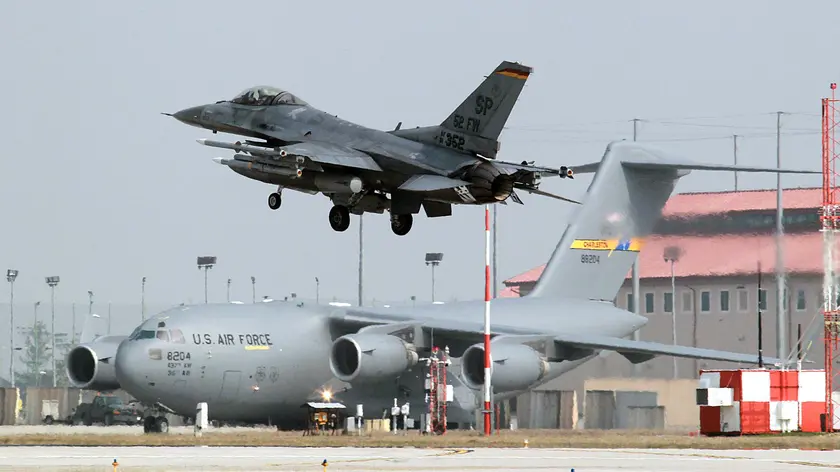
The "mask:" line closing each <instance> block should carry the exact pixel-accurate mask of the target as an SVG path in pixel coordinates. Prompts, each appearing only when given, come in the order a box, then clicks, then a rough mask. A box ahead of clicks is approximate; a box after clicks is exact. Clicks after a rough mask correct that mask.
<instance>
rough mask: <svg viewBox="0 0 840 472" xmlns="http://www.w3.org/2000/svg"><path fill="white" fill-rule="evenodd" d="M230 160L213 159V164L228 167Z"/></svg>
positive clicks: (222, 158)
mask: <svg viewBox="0 0 840 472" xmlns="http://www.w3.org/2000/svg"><path fill="white" fill-rule="evenodd" d="M228 160H229V159H225V158H224V157H214V158H213V162H215V163H216V164H222V165H227V161H228Z"/></svg>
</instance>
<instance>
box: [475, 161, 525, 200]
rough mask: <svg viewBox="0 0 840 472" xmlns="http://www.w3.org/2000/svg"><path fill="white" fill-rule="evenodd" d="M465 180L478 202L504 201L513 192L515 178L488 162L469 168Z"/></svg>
mask: <svg viewBox="0 0 840 472" xmlns="http://www.w3.org/2000/svg"><path fill="white" fill-rule="evenodd" d="M464 180H466V181H467V182H469V183H470V184H471V185H470V193H471V194H472V196H473V197H474V198H475V200H476V203H477V204H485V203H496V202H503V201H505V200H507V198H508V197H510V196H511V194H512V193H513V178H512V177H511V176H509V175H507V174H503V173H501V172H500V171H499V169H497V168H496V167H495V166H494V165H492V164H490V163H487V162H482V163H481V164H478V165H477V166H475V167H473V168H472V169H470V170H468V171H467V173H466V174H465V175H464Z"/></svg>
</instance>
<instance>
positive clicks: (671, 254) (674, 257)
mask: <svg viewBox="0 0 840 472" xmlns="http://www.w3.org/2000/svg"><path fill="white" fill-rule="evenodd" d="M662 257H663V259H665V262H669V263H670V264H671V344H673V345H674V346H676V345H677V315H676V313H677V312H676V309H675V308H676V298H677V290H676V283H675V280H674V263H675V262H677V261H678V260H679V258H680V248H678V247H676V246H668V247H666V248H665V251H664V253H663V255H662ZM672 360H673V361H674V378H675V379H676V378H677V377H678V375H677V358H676V357H672Z"/></svg>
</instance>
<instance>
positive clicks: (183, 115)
mask: <svg viewBox="0 0 840 472" xmlns="http://www.w3.org/2000/svg"><path fill="white" fill-rule="evenodd" d="M203 110H204V107H203V106H201V107H192V108H186V109H184V110H181V111H179V112H176V113H175V114H173V115H172V117H173V118H175V119H176V120H178V121H180V122H181V123H185V124H188V125H193V126H197V125H198V124H199V121H200V117H201V112H202V111H203Z"/></svg>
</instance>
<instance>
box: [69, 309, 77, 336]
mask: <svg viewBox="0 0 840 472" xmlns="http://www.w3.org/2000/svg"><path fill="white" fill-rule="evenodd" d="M70 307H71V309H72V310H73V336H71V337H70V339H71V342H72V343H73V345H74V346H75V345H76V304H75V303H73V304H72V305H70Z"/></svg>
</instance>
